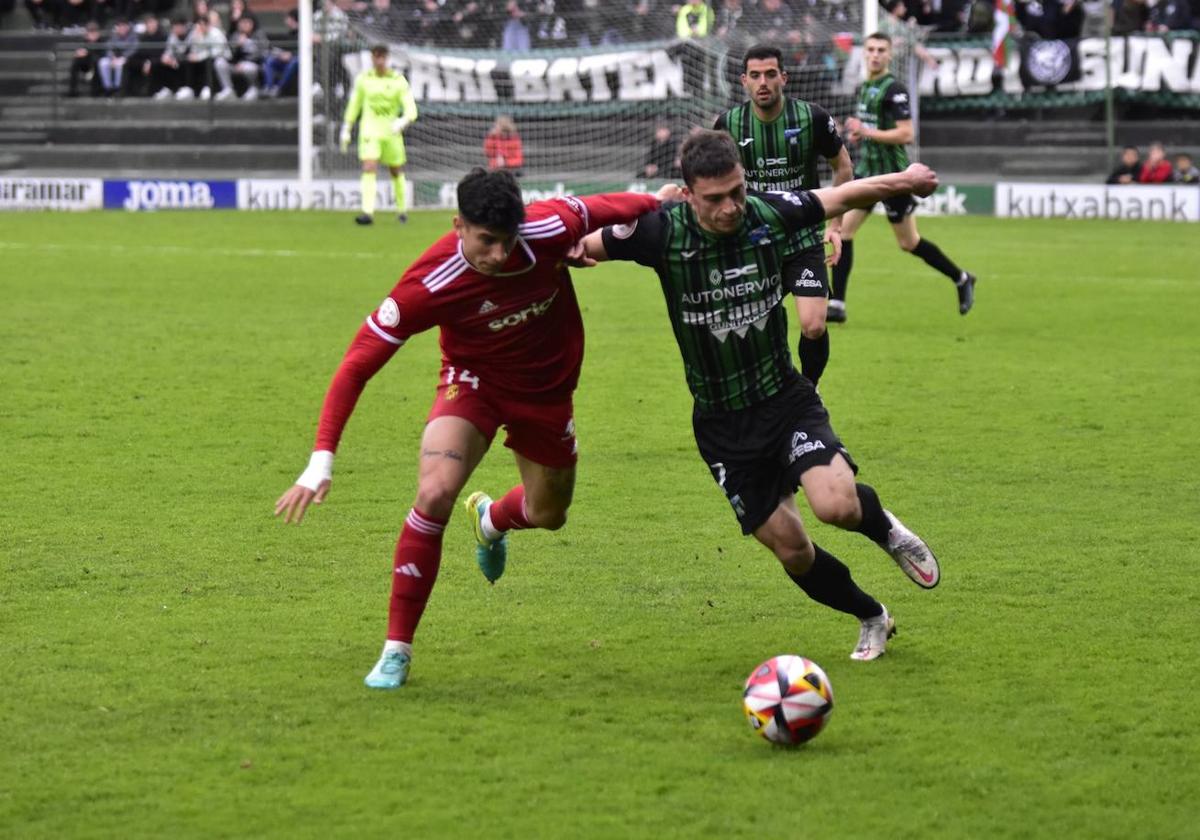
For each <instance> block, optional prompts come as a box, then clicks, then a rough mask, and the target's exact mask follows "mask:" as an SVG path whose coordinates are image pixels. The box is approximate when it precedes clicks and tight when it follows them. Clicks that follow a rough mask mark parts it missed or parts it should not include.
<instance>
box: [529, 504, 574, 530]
mask: <svg viewBox="0 0 1200 840" xmlns="http://www.w3.org/2000/svg"><path fill="white" fill-rule="evenodd" d="M525 516H526V517H527V518H528V519H529V523H530V524H531V525H533V527H535V528H541V529H543V530H545V531H557V530H558V529H559V528H561V527H562V526H564V525H566V524H567V509H566V507H563V506H561V505H543V506H541V507H538V506H537V505H531V504H529V497H528V496H526V497H525Z"/></svg>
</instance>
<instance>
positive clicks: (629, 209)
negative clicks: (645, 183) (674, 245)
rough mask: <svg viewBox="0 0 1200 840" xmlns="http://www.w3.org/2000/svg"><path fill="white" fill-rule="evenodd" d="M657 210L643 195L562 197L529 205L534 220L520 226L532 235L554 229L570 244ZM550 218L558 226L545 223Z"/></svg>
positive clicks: (651, 201) (552, 223)
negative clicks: (592, 233) (590, 234)
mask: <svg viewBox="0 0 1200 840" xmlns="http://www.w3.org/2000/svg"><path fill="white" fill-rule="evenodd" d="M657 209H658V199H657V198H655V197H654V196H652V195H646V194H642V193H605V194H603V195H589V196H574V195H564V196H562V197H561V198H553V199H550V200H549V201H539V202H537V203H535V204H531V205H530V206H529V215H530V216H531V217H534V219H535V220H534V221H532V222H526V223H525V225H523V227H525V226H528V227H530V228H534V232H535V233H536V232H538V231H539V230H547V229H555V230H557V231H558V235H560V236H562V237H563V240H564V242H566V243H567V244H570V245H573V244H575V243H576V242H578V241H579V240H580V239H582V238H583V237H585V236H587V235H588V234H589V233H591V232H592V231H594V230H599V229H600V228H603V227H608V226H609V225H618V224H628V223H630V222H632V221H633V220H634V219H636V218H637V217H638V216H640V215H642V214H643V213H649V212H650V211H651V210H657ZM551 214H553V215H551ZM538 217H540V218H538ZM553 218H557V219H558V220H559V221H560V222H561V224H558V223H555V222H551V221H548V219H553ZM525 238H526V239H528V238H529V237H528V236H526V237H525Z"/></svg>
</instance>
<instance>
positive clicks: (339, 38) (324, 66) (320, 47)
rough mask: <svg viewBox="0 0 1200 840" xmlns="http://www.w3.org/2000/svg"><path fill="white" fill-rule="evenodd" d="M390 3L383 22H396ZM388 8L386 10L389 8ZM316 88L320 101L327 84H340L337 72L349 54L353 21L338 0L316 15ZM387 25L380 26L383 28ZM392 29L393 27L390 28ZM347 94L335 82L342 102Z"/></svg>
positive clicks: (323, 5) (325, 1)
mask: <svg viewBox="0 0 1200 840" xmlns="http://www.w3.org/2000/svg"><path fill="white" fill-rule="evenodd" d="M389 2H390V0H385V2H384V3H383V6H380V7H379V9H380V14H381V15H382V17H380V18H379V20H380V21H384V20H385V19H386V20H389V21H390V20H392V19H393V18H392V17H391V15H392V12H391V6H390V5H389ZM385 7H386V8H385ZM312 25H313V37H312V42H313V86H312V93H313V96H314V97H320V96H321V95H322V94H323V93H324V90H323V88H322V85H323V84H328V83H329V82H330V81H333V80H336V78H337V73H336V72H334V71H336V70H337V68H339V67H341V65H342V56H343V55H344V54H345V52H346V33H348V32H349V31H350V18H349V16H347V14H346V13H345V12H343V11H342V10H341V9H340V8H339V7H338V4H337V2H336V0H322V2H321V8H320V9H318V10H317V12H316V13H315V14H314V15H313V24H312ZM384 25H385V24H382V23H381V24H380V27H381V28H382V27H383V26H384ZM386 25H390V24H386ZM344 93H345V90H344V88H343V86H342V85H341V84H340V83H338V82H336V81H335V82H334V94H335V96H337V97H338V98H339V99H340V98H341V97H342V95H343V94H344Z"/></svg>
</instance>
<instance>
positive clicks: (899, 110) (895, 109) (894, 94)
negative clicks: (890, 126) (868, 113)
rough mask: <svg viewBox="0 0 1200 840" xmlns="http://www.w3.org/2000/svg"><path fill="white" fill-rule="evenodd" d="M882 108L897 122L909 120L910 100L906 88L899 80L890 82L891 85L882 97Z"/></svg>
mask: <svg viewBox="0 0 1200 840" xmlns="http://www.w3.org/2000/svg"><path fill="white" fill-rule="evenodd" d="M883 110H884V111H886V112H887V113H889V114H891V115H892V119H894V120H896V121H897V122H899V121H900V120H911V119H912V102H910V101H909V98H908V88H906V87H905V86H904V85H902V84H900V83H899V82H892V84H891V87H889V88H888V89H887V96H885V97H884V99H883Z"/></svg>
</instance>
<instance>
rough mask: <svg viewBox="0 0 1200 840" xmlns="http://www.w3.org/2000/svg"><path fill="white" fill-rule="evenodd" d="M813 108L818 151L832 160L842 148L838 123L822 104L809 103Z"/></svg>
mask: <svg viewBox="0 0 1200 840" xmlns="http://www.w3.org/2000/svg"><path fill="white" fill-rule="evenodd" d="M809 108H811V109H812V124H813V136H814V139H815V140H816V144H815V145H816V147H817V151H818V152H819V153H820V154H821V157H823V158H825V159H826V160H832V159H833V158H835V157H837V156H838V153H839V152H841V150H842V135H840V134H838V130H837V123H836V122H834V120H833V117H831V116H829V112H828V111H826V110H825V109H824V108H822V107H821V106H820V105H812V104H809Z"/></svg>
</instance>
